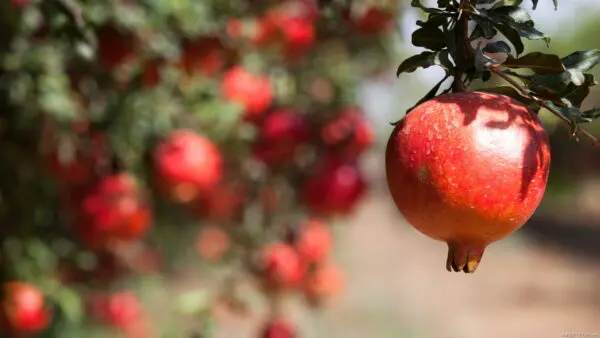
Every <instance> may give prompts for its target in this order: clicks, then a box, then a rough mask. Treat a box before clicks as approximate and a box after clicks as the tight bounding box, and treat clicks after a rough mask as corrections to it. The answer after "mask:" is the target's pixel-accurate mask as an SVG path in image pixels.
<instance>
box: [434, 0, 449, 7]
mask: <svg viewBox="0 0 600 338" xmlns="http://www.w3.org/2000/svg"><path fill="white" fill-rule="evenodd" d="M450 2H451V1H450V0H438V2H437V4H438V7H439V8H446V7H450Z"/></svg>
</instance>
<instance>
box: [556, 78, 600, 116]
mask: <svg viewBox="0 0 600 338" xmlns="http://www.w3.org/2000/svg"><path fill="white" fill-rule="evenodd" d="M584 77H585V80H584V82H583V83H582V84H581V85H579V86H576V85H574V84H570V85H569V87H568V88H567V90H566V93H565V95H564V98H565V99H566V100H568V101H569V102H570V103H571V104H572V105H573V106H575V107H580V108H581V103H582V102H583V101H584V100H585V99H586V97H587V96H588V95H589V94H590V87H592V86H595V85H596V84H597V83H596V81H595V79H594V75H592V74H585V75H584Z"/></svg>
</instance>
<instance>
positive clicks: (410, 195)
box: [386, 92, 550, 273]
mask: <svg viewBox="0 0 600 338" xmlns="http://www.w3.org/2000/svg"><path fill="white" fill-rule="evenodd" d="M549 167H550V145H549V140H548V136H547V134H546V131H545V130H544V128H543V126H542V124H541V122H540V120H539V119H538V117H537V116H536V115H535V114H533V113H532V112H530V111H529V110H528V109H527V108H526V107H525V106H524V105H522V104H521V103H519V102H518V101H516V100H514V99H512V98H509V97H507V96H503V95H498V94H490V93H483V92H461V93H452V94H446V95H441V96H439V97H436V98H434V99H432V100H430V101H427V102H425V103H423V104H421V105H419V106H417V107H416V108H415V109H414V110H412V111H411V112H410V113H409V114H408V115H406V116H405V117H404V118H403V119H402V120H400V121H399V123H398V124H397V125H396V127H395V128H394V130H393V132H392V134H391V136H390V138H389V141H388V144H387V149H386V173H387V181H388V186H389V190H390V193H391V195H392V198H393V200H394V202H395V204H396V206H397V207H398V209H399V210H400V212H401V213H402V215H403V216H404V218H405V219H406V220H407V221H408V223H410V224H411V225H412V226H413V227H415V228H416V229H417V230H419V231H420V232H422V233H423V234H425V235H427V236H429V237H431V238H434V239H437V240H440V241H444V242H446V243H448V246H449V253H448V260H447V264H446V268H447V269H448V271H451V270H454V271H464V272H468V273H472V272H474V271H475V269H476V268H477V266H478V264H479V262H480V260H481V256H482V255H483V252H484V250H485V248H486V246H488V245H489V244H491V243H492V242H495V241H497V240H500V239H502V238H504V237H506V236H508V235H509V234H511V233H512V232H514V231H515V230H517V229H518V228H520V227H521V226H523V225H524V224H525V222H527V220H528V219H529V218H530V217H531V215H532V214H533V212H534V211H535V210H536V208H537V207H538V205H539V204H540V202H541V200H542V197H543V195H544V191H545V188H546V182H547V178H548V174H549Z"/></svg>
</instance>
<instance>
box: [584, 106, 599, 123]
mask: <svg viewBox="0 0 600 338" xmlns="http://www.w3.org/2000/svg"><path fill="white" fill-rule="evenodd" d="M581 115H582V116H583V118H585V119H588V120H590V121H593V120H595V119H597V118H599V117H600V107H595V108H592V109H589V110H586V111H583V112H581Z"/></svg>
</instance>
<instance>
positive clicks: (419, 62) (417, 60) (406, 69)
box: [396, 51, 438, 76]
mask: <svg viewBox="0 0 600 338" xmlns="http://www.w3.org/2000/svg"><path fill="white" fill-rule="evenodd" d="M437 54H438V53H437V52H428V51H426V52H422V53H421V54H417V55H413V56H411V57H409V58H408V59H406V60H404V61H403V62H402V63H401V64H400V66H398V70H397V71H396V76H400V74H402V73H412V72H414V71H415V70H417V69H418V68H428V67H431V66H433V65H435V57H436V56H437Z"/></svg>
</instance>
